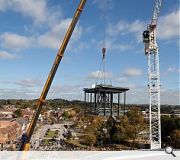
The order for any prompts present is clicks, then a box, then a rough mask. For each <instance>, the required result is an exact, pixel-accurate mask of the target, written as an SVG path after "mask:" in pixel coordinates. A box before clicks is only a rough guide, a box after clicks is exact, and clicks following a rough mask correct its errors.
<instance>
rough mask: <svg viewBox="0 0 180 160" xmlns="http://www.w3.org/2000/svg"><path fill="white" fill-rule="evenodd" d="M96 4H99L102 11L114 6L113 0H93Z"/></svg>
mask: <svg viewBox="0 0 180 160" xmlns="http://www.w3.org/2000/svg"><path fill="white" fill-rule="evenodd" d="M92 3H93V4H94V5H98V7H99V9H100V10H102V11H107V10H111V9H112V8H113V5H114V4H113V0H93V2H92Z"/></svg>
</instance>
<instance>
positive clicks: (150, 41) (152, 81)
mask: <svg viewBox="0 0 180 160" xmlns="http://www.w3.org/2000/svg"><path fill="white" fill-rule="evenodd" d="M161 3H162V0H156V3H155V8H154V13H153V17H152V20H151V23H150V24H149V25H148V27H147V30H146V31H144V32H143V42H144V43H145V54H146V56H147V61H148V90H149V119H150V143H151V147H150V148H151V149H160V148H161V119H160V115H161V114H160V74H159V53H158V45H157V43H156V31H157V20H158V15H159V11H160V7H161Z"/></svg>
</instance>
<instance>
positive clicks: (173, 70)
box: [167, 67, 179, 72]
mask: <svg viewBox="0 0 180 160" xmlns="http://www.w3.org/2000/svg"><path fill="white" fill-rule="evenodd" d="M167 71H168V72H179V69H178V68H176V67H169V68H168V69H167Z"/></svg>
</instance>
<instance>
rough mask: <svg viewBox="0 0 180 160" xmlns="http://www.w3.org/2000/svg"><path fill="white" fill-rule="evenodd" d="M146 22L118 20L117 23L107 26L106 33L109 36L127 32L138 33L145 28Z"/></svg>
mask: <svg viewBox="0 0 180 160" xmlns="http://www.w3.org/2000/svg"><path fill="white" fill-rule="evenodd" d="M145 26H146V24H145V23H144V22H142V21H140V20H135V21H134V22H127V21H123V20H121V21H119V22H117V24H110V25H109V26H108V27H107V30H106V33H107V34H108V35H110V36H117V35H125V34H128V33H136V34H137V33H139V34H142V31H143V30H144V29H145Z"/></svg>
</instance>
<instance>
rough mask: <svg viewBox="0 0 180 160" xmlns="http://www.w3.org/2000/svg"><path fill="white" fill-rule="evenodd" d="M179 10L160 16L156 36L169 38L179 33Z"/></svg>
mask: <svg viewBox="0 0 180 160" xmlns="http://www.w3.org/2000/svg"><path fill="white" fill-rule="evenodd" d="M179 16H180V10H176V11H174V12H171V13H170V14H167V15H165V16H161V17H160V18H159V22H158V38H159V39H162V40H169V39H172V38H176V37H178V36H179V35H180V29H179V28H180V24H179V21H180V17H179Z"/></svg>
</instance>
